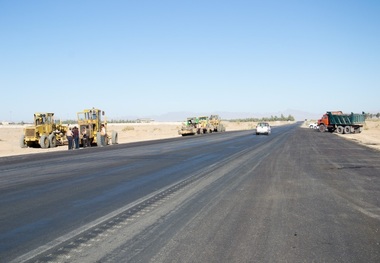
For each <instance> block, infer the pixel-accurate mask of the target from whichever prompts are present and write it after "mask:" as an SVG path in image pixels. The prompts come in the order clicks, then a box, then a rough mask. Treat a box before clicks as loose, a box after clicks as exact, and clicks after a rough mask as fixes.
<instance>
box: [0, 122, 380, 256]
mask: <svg viewBox="0 0 380 263" xmlns="http://www.w3.org/2000/svg"><path fill="white" fill-rule="evenodd" d="M299 125H300V124H299V123H298V124H296V125H287V126H282V127H275V128H273V130H272V134H271V135H269V136H265V135H260V136H256V135H254V131H241V132H226V133H215V134H209V135H204V136H190V137H181V138H177V139H169V140H163V141H154V142H153V141H152V142H143V143H132V144H120V145H114V146H109V147H103V148H95V147H94V148H88V149H81V150H76V151H65V152H54V153H50V154H38V155H27V156H16V157H4V158H0V262H10V261H12V260H13V262H48V261H51V262H380V152H378V151H375V150H372V149H369V148H366V147H364V146H360V145H358V144H355V143H354V142H351V141H348V140H344V139H342V138H340V137H338V136H336V135H334V134H329V133H320V132H316V131H314V130H310V129H303V128H300V127H299Z"/></svg>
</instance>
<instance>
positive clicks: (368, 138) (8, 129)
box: [0, 121, 380, 157]
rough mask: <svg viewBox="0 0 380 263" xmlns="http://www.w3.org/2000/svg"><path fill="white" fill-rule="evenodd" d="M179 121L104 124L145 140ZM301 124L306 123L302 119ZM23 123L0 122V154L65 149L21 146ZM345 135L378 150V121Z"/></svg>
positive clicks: (121, 136) (172, 129)
mask: <svg viewBox="0 0 380 263" xmlns="http://www.w3.org/2000/svg"><path fill="white" fill-rule="evenodd" d="M223 123H224V125H225V126H226V130H227V131H238V130H253V129H255V127H256V124H257V123H256V122H229V121H224V122H223ZM284 124H288V122H271V123H270V125H271V126H279V125H284ZM181 125H182V123H181V122H152V123H120V124H108V130H109V131H111V130H114V131H117V132H118V142H119V143H129V142H138V141H149V140H158V139H166V138H175V137H180V135H178V130H179V129H180V127H181ZM303 126H304V127H307V126H308V124H307V123H304V125H303ZM24 127H25V126H22V125H0V157H4V156H11V155H22V154H31V153H42V152H54V151H64V150H67V146H59V147H56V148H48V149H41V148H21V147H20V138H21V136H22V134H23V129H24ZM341 136H343V137H344V138H346V139H351V140H354V141H356V142H358V143H360V144H363V145H366V146H368V147H371V148H375V149H378V150H380V121H367V123H366V125H365V127H364V131H363V132H362V133H360V134H348V135H341Z"/></svg>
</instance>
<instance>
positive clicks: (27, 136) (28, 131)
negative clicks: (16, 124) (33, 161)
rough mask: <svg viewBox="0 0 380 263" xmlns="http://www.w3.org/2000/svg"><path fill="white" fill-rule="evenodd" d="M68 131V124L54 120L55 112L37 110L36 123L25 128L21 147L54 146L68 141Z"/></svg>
mask: <svg viewBox="0 0 380 263" xmlns="http://www.w3.org/2000/svg"><path fill="white" fill-rule="evenodd" d="M66 132H67V126H66V125H62V124H61V123H56V122H55V121H54V113H51V112H45V113H41V112H37V113H35V114H34V125H33V126H28V127H26V128H25V129H24V134H23V135H22V136H21V138H20V147H22V148H24V147H41V148H49V147H50V148H54V147H56V146H58V145H63V144H64V143H65V142H66V141H67V140H66Z"/></svg>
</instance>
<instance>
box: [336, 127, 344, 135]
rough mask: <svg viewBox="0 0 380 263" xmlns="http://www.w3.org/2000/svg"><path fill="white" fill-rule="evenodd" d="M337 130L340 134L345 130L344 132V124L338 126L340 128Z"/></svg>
mask: <svg viewBox="0 0 380 263" xmlns="http://www.w3.org/2000/svg"><path fill="white" fill-rule="evenodd" d="M336 132H337V133H339V134H343V132H344V128H343V126H338V128H337V129H336Z"/></svg>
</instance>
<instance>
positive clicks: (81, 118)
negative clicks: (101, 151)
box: [77, 108, 118, 146]
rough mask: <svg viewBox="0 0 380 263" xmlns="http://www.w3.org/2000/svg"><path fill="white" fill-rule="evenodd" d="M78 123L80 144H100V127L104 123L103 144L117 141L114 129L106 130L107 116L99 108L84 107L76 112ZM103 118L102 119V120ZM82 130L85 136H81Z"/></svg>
mask: <svg viewBox="0 0 380 263" xmlns="http://www.w3.org/2000/svg"><path fill="white" fill-rule="evenodd" d="M77 115H78V125H79V139H80V144H81V145H83V144H86V143H87V145H98V146H100V145H101V128H102V124H104V126H105V128H106V136H105V144H106V145H108V144H110V143H112V144H117V143H118V134H117V132H116V131H108V130H107V118H106V117H105V113H104V111H102V110H99V109H95V108H92V109H85V110H83V111H81V112H78V113H77ZM102 118H104V120H102ZM84 131H85V134H86V136H85V137H83V135H84Z"/></svg>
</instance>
